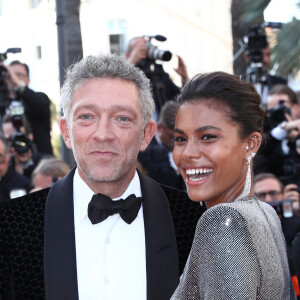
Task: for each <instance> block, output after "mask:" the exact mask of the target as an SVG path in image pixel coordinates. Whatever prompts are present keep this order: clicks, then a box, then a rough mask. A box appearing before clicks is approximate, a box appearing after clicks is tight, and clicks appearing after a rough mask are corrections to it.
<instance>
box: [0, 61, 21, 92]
mask: <svg viewBox="0 0 300 300" xmlns="http://www.w3.org/2000/svg"><path fill="white" fill-rule="evenodd" d="M0 65H1V66H3V67H5V69H6V70H7V72H8V74H9V77H8V80H7V83H8V85H9V88H17V89H19V88H24V86H26V83H25V81H24V80H22V79H20V78H19V77H18V75H17V74H16V73H15V72H14V71H13V70H12V68H11V67H10V66H6V65H4V64H3V63H0Z"/></svg>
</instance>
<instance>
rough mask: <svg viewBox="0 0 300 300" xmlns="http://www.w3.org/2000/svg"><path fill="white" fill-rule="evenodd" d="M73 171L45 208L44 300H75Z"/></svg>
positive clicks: (50, 195)
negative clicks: (45, 299)
mask: <svg viewBox="0 0 300 300" xmlns="http://www.w3.org/2000/svg"><path fill="white" fill-rule="evenodd" d="M74 173H75V168H74V169H73V170H72V171H71V172H69V174H68V175H66V176H65V177H64V178H63V179H61V180H60V181H58V182H57V183H56V184H55V185H53V186H52V187H51V189H50V191H49V194H48V197H47V199H46V208H45V231H44V233H45V237H44V239H45V241H44V245H45V250H44V269H45V291H46V298H47V300H48V299H50V300H52V299H53V300H54V299H55V300H57V299H66V300H68V299H72V300H76V299H78V288H77V269H76V249H75V231H74V208H73V176H74Z"/></svg>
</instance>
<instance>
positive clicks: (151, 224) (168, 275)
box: [138, 172, 179, 300]
mask: <svg viewBox="0 0 300 300" xmlns="http://www.w3.org/2000/svg"><path fill="white" fill-rule="evenodd" d="M138 174H139V177H140V182H141V190H142V196H143V213H144V223H145V240H146V270H147V300H166V299H170V298H171V296H172V294H173V292H174V290H175V288H176V287H177V285H178V283H179V267H178V253H177V244H176V237H175V231H174V226H173V220H172V216H171V213H170V209H169V205H168V200H167V198H166V195H165V194H164V192H163V190H162V189H161V187H160V186H159V185H158V184H157V183H156V182H155V181H153V180H152V179H150V178H148V177H146V176H144V175H142V174H141V173H140V172H138Z"/></svg>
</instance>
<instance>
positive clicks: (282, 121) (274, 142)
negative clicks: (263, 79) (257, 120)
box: [254, 84, 300, 184]
mask: <svg viewBox="0 0 300 300" xmlns="http://www.w3.org/2000/svg"><path fill="white" fill-rule="evenodd" d="M266 124H267V126H266V130H265V131H266V133H267V138H266V139H265V140H264V142H265V143H266V146H265V147H264V148H263V149H262V152H261V153H260V154H258V155H257V156H256V157H255V158H254V162H255V164H254V166H255V173H256V174H258V173H262V172H267V173H273V174H275V175H276V176H277V177H283V176H285V177H286V175H287V176H288V177H289V175H290V174H285V173H286V171H288V170H289V169H290V168H285V163H288V164H289V163H292V162H295V163H297V162H299V163H300V155H299V154H298V153H297V151H296V143H297V139H298V136H299V129H300V105H299V103H298V100H297V96H296V94H295V92H294V91H293V90H292V89H291V88H289V87H288V86H287V85H282V84H281V85H275V86H274V87H273V88H272V89H271V90H270V92H269V95H268V98H267V118H266ZM291 179H292V180H294V178H291ZM284 183H285V184H287V182H284ZM289 183H290V182H289ZM299 183H300V182H299Z"/></svg>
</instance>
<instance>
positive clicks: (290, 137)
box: [0, 37, 300, 296]
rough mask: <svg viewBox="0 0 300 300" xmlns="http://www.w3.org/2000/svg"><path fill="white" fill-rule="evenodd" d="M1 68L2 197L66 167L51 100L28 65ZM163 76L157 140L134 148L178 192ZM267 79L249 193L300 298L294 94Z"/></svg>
mask: <svg viewBox="0 0 300 300" xmlns="http://www.w3.org/2000/svg"><path fill="white" fill-rule="evenodd" d="M269 50H270V49H269V46H268V47H267V49H265V51H264V52H265V53H264V61H263V62H264V65H265V66H266V68H268V67H269V64H270V55H269V54H270V52H269ZM127 58H128V60H129V62H131V63H132V64H135V65H137V66H139V64H140V63H141V62H142V61H143V60H145V59H147V44H146V41H145V40H144V38H142V37H139V38H135V39H133V40H132V41H131V43H130V47H129V49H128V51H127ZM245 59H247V58H245ZM5 67H6V69H7V72H8V79H7V84H8V90H9V97H10V99H13V101H12V103H11V105H10V110H8V111H5V113H3V114H2V115H1V118H2V119H1V121H2V122H1V125H2V133H1V134H0V178H1V180H0V202H1V201H5V200H7V199H11V198H15V197H18V196H21V195H24V194H26V193H30V192H34V191H37V190H39V189H42V188H46V187H50V186H51V185H52V184H53V183H55V182H56V181H57V180H59V179H60V178H62V177H63V176H64V175H66V174H67V173H68V172H69V170H70V167H69V166H68V164H67V163H66V162H64V161H63V160H62V159H59V158H56V157H54V156H53V151H52V146H51V138H50V137H51V135H50V130H51V124H50V123H51V122H50V119H51V118H50V117H51V113H50V100H49V98H48V97H47V95H45V94H44V93H39V92H34V91H33V90H31V89H30V88H29V87H28V85H29V82H30V81H29V68H28V66H27V65H26V64H23V63H21V62H19V61H15V62H12V63H11V64H10V65H9V66H5ZM176 71H177V72H178V74H180V76H181V77H182V82H183V84H184V83H185V82H186V81H187V80H188V79H189V78H188V75H187V70H186V68H185V65H184V62H183V60H182V58H180V57H179V65H178V68H177V69H176ZM162 74H163V75H162V78H160V79H161V82H160V83H161V86H160V92H161V91H163V95H164V97H163V98H159V99H158V98H155V97H154V98H155V99H156V101H157V103H156V104H158V103H159V106H158V108H159V109H158V110H156V115H155V118H156V125H157V127H156V128H157V129H156V133H155V137H154V138H153V140H152V142H151V144H150V145H149V147H148V148H147V149H146V151H144V152H140V154H139V156H138V163H139V164H138V168H139V169H140V170H141V171H142V172H143V173H145V174H146V175H148V176H150V177H152V178H153V179H155V180H156V181H158V182H159V183H161V184H164V185H168V186H172V187H174V188H176V189H179V190H183V191H184V190H185V184H184V182H183V180H182V178H181V176H180V174H179V172H178V170H177V168H176V165H175V164H174V161H173V158H172V148H173V128H174V124H175V118H176V112H177V104H176V101H175V99H176V93H178V92H179V89H180V88H179V87H177V86H176V85H175V84H174V83H173V82H172V80H171V79H170V78H169V76H168V74H167V73H165V72H163V73H162ZM149 79H150V80H152V79H153V78H149ZM156 80H157V79H156ZM266 83H267V84H268V85H267V95H266V97H265V100H264V103H262V105H263V108H264V109H265V130H264V132H265V133H264V137H263V141H262V143H263V147H262V148H261V150H260V152H259V153H258V154H257V155H256V157H255V159H254V174H255V177H254V192H255V194H256V196H257V197H258V198H259V199H260V200H261V201H264V202H268V203H269V204H270V205H272V206H273V207H274V209H276V210H277V212H278V215H279V217H280V219H281V222H282V228H283V233H284V236H285V239H286V243H287V251H288V259H289V265H290V271H291V275H292V277H293V282H294V287H295V290H296V292H297V293H298V296H300V293H299V290H298V287H297V286H298V285H297V280H296V276H295V275H296V271H297V267H295V262H294V259H293V251H292V243H293V240H294V238H295V236H296V234H297V233H298V232H299V231H300V196H299V193H300V99H299V95H300V94H299V92H297V91H293V90H292V89H291V88H290V87H289V86H288V85H287V83H286V81H285V80H284V79H282V78H278V77H274V76H273V77H272V76H268V78H266ZM156 87H157V86H156ZM264 92H266V90H264ZM161 100H163V101H162V102H161ZM158 101H159V102H158ZM20 102H21V103H22V105H23V109H24V111H23V113H21V114H14V113H12V111H13V110H14V109H18V107H19V104H20Z"/></svg>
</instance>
